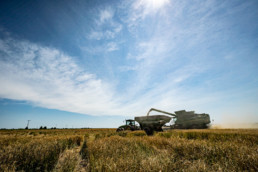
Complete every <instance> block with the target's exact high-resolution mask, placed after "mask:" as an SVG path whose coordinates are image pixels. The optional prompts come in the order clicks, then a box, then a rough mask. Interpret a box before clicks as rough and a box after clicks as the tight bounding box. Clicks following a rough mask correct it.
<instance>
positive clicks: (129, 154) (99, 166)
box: [0, 129, 258, 171]
mask: <svg viewBox="0 0 258 172" xmlns="http://www.w3.org/2000/svg"><path fill="white" fill-rule="evenodd" d="M0 167H1V171H258V130H257V129H244V130H242V129H234V130H233V129H232V130H230V129H227V130H223V129H208V130H173V131H168V132H161V133H155V134H154V136H151V137H149V136H146V134H145V133H144V132H143V131H135V132H120V133H116V132H115V129H77V130H76V129H73V130H43V131H41V130H27V131H26V130H13V131H11V130H5V131H0Z"/></svg>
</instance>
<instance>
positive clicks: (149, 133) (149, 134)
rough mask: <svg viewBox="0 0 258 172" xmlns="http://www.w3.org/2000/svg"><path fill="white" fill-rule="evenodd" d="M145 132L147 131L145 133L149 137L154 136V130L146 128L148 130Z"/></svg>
mask: <svg viewBox="0 0 258 172" xmlns="http://www.w3.org/2000/svg"><path fill="white" fill-rule="evenodd" d="M144 131H145V133H146V134H147V135H148V136H152V135H153V132H154V131H153V130H152V129H151V128H149V127H146V128H144Z"/></svg>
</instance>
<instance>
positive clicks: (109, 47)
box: [106, 42, 118, 51]
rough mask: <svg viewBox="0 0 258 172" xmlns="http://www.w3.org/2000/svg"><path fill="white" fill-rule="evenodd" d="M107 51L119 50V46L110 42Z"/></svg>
mask: <svg viewBox="0 0 258 172" xmlns="http://www.w3.org/2000/svg"><path fill="white" fill-rule="evenodd" d="M106 49H107V51H115V50H118V46H117V44H116V43H115V42H110V43H108V44H107V48H106Z"/></svg>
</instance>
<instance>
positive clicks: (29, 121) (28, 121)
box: [26, 120, 31, 129]
mask: <svg viewBox="0 0 258 172" xmlns="http://www.w3.org/2000/svg"><path fill="white" fill-rule="evenodd" d="M30 121H31V120H28V123H27V127H26V129H29V124H30Z"/></svg>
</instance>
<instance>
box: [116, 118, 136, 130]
mask: <svg viewBox="0 0 258 172" xmlns="http://www.w3.org/2000/svg"><path fill="white" fill-rule="evenodd" d="M124 130H131V131H134V130H140V127H139V126H137V125H135V120H133V119H127V120H126V121H125V125H121V126H120V127H118V128H117V130H116V131H117V132H119V131H124Z"/></svg>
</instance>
